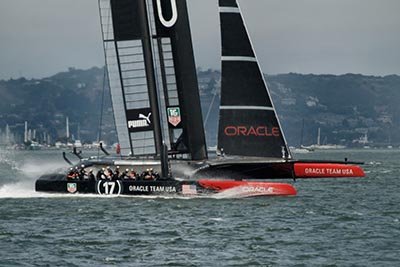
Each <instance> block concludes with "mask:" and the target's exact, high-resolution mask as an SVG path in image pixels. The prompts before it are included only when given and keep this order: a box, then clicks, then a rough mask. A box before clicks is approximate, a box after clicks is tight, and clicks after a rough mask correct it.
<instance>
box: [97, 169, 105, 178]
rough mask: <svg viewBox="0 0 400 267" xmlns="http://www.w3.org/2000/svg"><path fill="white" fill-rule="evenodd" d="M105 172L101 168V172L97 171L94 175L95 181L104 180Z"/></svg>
mask: <svg viewBox="0 0 400 267" xmlns="http://www.w3.org/2000/svg"><path fill="white" fill-rule="evenodd" d="M105 170H106V169H104V168H102V169H101V170H99V171H98V172H97V175H96V178H97V180H105V179H106V175H105Z"/></svg>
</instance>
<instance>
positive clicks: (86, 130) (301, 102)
mask: <svg viewBox="0 0 400 267" xmlns="http://www.w3.org/2000/svg"><path fill="white" fill-rule="evenodd" d="M103 76H104V71H103V69H100V68H92V69H89V70H77V69H73V68H70V69H69V70H68V71H67V72H62V73H58V74H56V75H54V76H52V77H49V78H45V79H40V80H38V79H33V80H26V79H24V78H21V79H17V80H8V81H0V97H1V99H2V104H1V105H0V129H1V131H2V132H1V133H0V136H1V135H3V136H4V131H5V127H6V124H8V125H9V126H10V130H11V132H12V134H13V139H14V140H15V141H16V142H21V140H22V138H23V137H22V136H23V123H24V121H28V122H29V128H31V129H35V130H36V131H35V132H36V136H37V139H38V140H39V141H40V139H41V138H42V136H43V133H47V134H49V135H50V136H51V137H52V140H53V142H54V141H55V140H58V139H63V138H65V118H66V117H67V116H68V117H69V120H70V122H71V133H72V134H74V136H75V138H78V137H79V138H80V139H81V140H83V141H85V142H91V141H93V140H96V138H97V134H98V129H99V119H100V114H101V112H100V110H101V109H100V108H101V96H102V92H103V79H104V77H103ZM198 78H199V86H200V95H201V98H202V106H203V115H204V118H205V119H206V118H207V120H205V121H206V122H205V124H206V131H207V136H208V143H209V145H214V144H215V142H216V128H217V120H218V104H219V86H220V73H219V72H218V71H215V70H207V71H201V70H199V72H198ZM267 81H268V85H269V87H270V90H271V93H272V97H273V100H274V103H275V106H276V108H277V111H278V114H279V117H280V120H281V123H282V125H283V128H284V130H285V134H286V137H287V139H288V141H289V143H290V144H291V145H295V146H298V145H299V144H300V142H301V140H300V136H301V129H302V122H303V120H304V125H305V127H304V134H303V135H304V138H303V142H302V143H303V144H305V145H308V144H312V143H315V142H316V139H317V131H318V128H321V141H322V142H324V143H334V144H345V145H350V146H351V145H355V144H354V143H353V140H355V139H359V138H360V137H361V136H363V135H365V133H367V134H368V138H369V140H370V141H372V142H373V144H376V145H381V146H383V145H389V144H391V145H399V144H400V105H399V103H400V76H396V75H392V76H386V77H374V76H363V75H354V74H347V75H341V76H334V75H302V74H293V73H290V74H282V75H273V76H267ZM210 106H211V108H210ZM104 110H105V112H104V118H103V127H102V136H103V139H105V140H107V141H108V142H109V143H113V142H116V135H115V127H114V122H113V116H112V109H111V105H110V95H109V90H108V88H107V87H106V93H105V104H104ZM207 115H208V116H207ZM3 139H4V138H3ZM0 141H1V140H0Z"/></svg>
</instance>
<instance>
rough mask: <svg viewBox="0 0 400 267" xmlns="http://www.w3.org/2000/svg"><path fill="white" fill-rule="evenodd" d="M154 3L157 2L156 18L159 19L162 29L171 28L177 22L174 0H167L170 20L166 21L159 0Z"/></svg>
mask: <svg viewBox="0 0 400 267" xmlns="http://www.w3.org/2000/svg"><path fill="white" fill-rule="evenodd" d="M156 1H157V11H158V12H157V13H158V18H159V19H160V22H161V24H162V25H164V27H167V28H171V27H172V26H174V25H175V23H176V21H177V20H178V10H177V7H176V0H169V1H170V6H171V10H172V16H171V19H170V20H166V19H165V18H164V15H163V10H162V6H161V0H156ZM164 2H165V1H164ZM164 4H165V3H164Z"/></svg>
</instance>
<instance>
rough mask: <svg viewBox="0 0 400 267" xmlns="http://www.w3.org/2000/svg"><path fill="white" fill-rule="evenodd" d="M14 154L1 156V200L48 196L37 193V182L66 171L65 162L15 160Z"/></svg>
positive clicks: (3, 153)
mask: <svg viewBox="0 0 400 267" xmlns="http://www.w3.org/2000/svg"><path fill="white" fill-rule="evenodd" d="M15 158H16V156H15V155H14V154H13V153H6V152H4V151H2V153H1V155H0V165H1V170H2V171H1V173H0V198H32V197H41V196H45V195H48V194H43V193H38V192H36V191H35V181H36V179H37V178H38V177H40V176H41V175H43V174H45V173H49V172H50V173H51V172H59V171H60V170H62V169H65V163H63V162H59V161H58V162H57V161H55V162H48V161H46V162H43V161H40V160H34V159H30V160H21V161H18V160H16V159H15Z"/></svg>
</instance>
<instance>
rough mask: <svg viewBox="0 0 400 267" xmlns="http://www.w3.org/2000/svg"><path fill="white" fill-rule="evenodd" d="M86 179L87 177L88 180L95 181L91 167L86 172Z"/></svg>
mask: <svg viewBox="0 0 400 267" xmlns="http://www.w3.org/2000/svg"><path fill="white" fill-rule="evenodd" d="M88 179H89V181H95V180H96V178H95V177H94V174H93V170H92V169H90V171H89V173H88Z"/></svg>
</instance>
